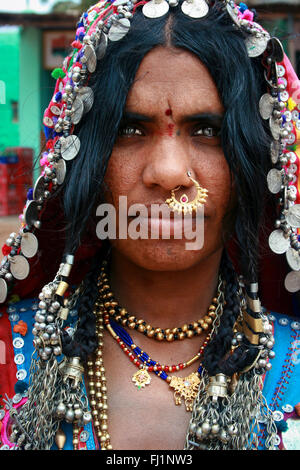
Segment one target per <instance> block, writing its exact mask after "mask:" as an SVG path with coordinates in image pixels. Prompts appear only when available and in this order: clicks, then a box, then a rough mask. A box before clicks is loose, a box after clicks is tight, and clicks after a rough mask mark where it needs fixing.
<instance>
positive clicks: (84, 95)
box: [78, 86, 94, 113]
mask: <svg viewBox="0 0 300 470" xmlns="http://www.w3.org/2000/svg"><path fill="white" fill-rule="evenodd" d="M78 93H79V95H80V98H81V100H82V102H83V107H84V113H88V112H89V111H90V110H91V109H92V106H93V104H94V92H93V90H92V89H91V88H90V87H88V86H85V87H82V88H80V89H79V92H78Z"/></svg>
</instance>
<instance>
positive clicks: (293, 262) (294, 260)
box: [285, 247, 300, 271]
mask: <svg viewBox="0 0 300 470" xmlns="http://www.w3.org/2000/svg"><path fill="white" fill-rule="evenodd" d="M285 255H286V260H287V262H288V264H289V266H290V268H291V269H293V271H299V270H300V255H299V252H298V251H297V250H294V248H292V247H290V248H289V249H288V250H287V252H286V254H285Z"/></svg>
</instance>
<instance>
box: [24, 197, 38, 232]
mask: <svg viewBox="0 0 300 470" xmlns="http://www.w3.org/2000/svg"><path fill="white" fill-rule="evenodd" d="M38 218H39V211H38V203H37V201H30V202H29V203H28V205H27V207H26V209H25V211H24V220H25V222H26V224H27V225H28V226H29V227H30V226H32V225H34V224H35V222H36V221H37V220H38Z"/></svg>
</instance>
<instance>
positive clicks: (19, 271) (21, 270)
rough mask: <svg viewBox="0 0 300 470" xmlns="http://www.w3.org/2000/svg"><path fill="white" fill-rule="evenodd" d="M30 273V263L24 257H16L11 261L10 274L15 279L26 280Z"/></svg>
mask: <svg viewBox="0 0 300 470" xmlns="http://www.w3.org/2000/svg"><path fill="white" fill-rule="evenodd" d="M29 271H30V267H29V263H28V261H27V259H26V258H24V256H21V255H16V256H13V257H12V258H11V260H10V272H11V273H12V275H13V276H14V278H15V279H18V280H20V281H21V280H22V279H25V278H26V277H27V276H28V274H29Z"/></svg>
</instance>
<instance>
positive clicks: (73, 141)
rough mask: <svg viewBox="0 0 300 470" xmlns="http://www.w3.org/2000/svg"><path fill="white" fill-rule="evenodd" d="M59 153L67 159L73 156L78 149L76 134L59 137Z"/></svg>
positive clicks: (78, 141) (71, 158)
mask: <svg viewBox="0 0 300 470" xmlns="http://www.w3.org/2000/svg"><path fill="white" fill-rule="evenodd" d="M60 143H61V155H62V157H63V158H64V159H65V160H67V161H69V160H73V158H75V157H76V156H77V154H78V152H79V150H80V140H79V138H78V137H77V136H76V135H68V137H61V138H60Z"/></svg>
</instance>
